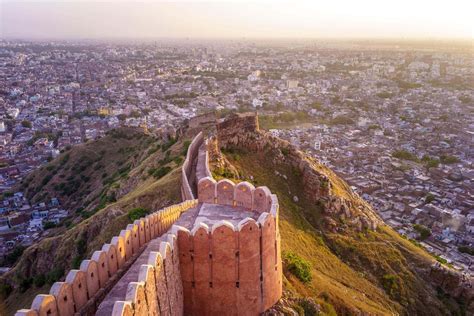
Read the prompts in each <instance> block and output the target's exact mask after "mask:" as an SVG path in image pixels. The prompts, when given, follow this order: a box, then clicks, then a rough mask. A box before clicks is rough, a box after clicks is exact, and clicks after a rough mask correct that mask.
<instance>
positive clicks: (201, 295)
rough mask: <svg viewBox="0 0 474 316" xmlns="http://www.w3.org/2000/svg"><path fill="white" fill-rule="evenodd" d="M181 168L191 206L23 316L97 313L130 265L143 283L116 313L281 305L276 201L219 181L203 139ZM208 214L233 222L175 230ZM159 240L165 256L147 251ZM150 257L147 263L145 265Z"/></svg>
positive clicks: (73, 276)
mask: <svg viewBox="0 0 474 316" xmlns="http://www.w3.org/2000/svg"><path fill="white" fill-rule="evenodd" d="M198 164H200V165H199V166H198ZM197 168H199V170H201V172H199V174H200V175H201V174H202V175H203V176H200V177H201V178H200V179H199V177H197V176H196V169H197ZM182 170H183V171H182V187H181V192H182V195H183V199H184V200H185V201H184V202H182V203H180V204H177V205H173V206H170V207H167V208H164V209H162V210H160V211H158V212H155V213H153V214H150V215H148V216H146V217H145V218H141V219H139V220H136V221H134V223H133V224H129V225H128V226H127V227H126V229H124V230H122V231H121V232H120V234H119V236H116V237H113V238H112V240H111V242H110V243H108V244H105V245H104V246H103V247H102V249H101V250H98V251H96V252H94V254H93V255H92V257H91V258H90V259H88V260H83V262H82V263H81V266H80V269H78V270H71V271H69V273H68V274H67V277H66V280H65V282H56V283H55V284H53V286H52V287H51V291H50V293H49V294H46V295H43V294H42V295H38V296H37V297H36V298H35V299H34V301H33V303H32V306H31V308H30V309H24V310H20V311H18V312H17V315H18V316H20V315H59V316H70V315H75V314H77V315H93V314H94V313H95V311H96V310H97V307H98V306H99V304H100V303H101V301H102V300H103V299H104V297H105V296H106V295H107V293H108V292H109V291H111V289H112V288H113V287H114V286H115V285H116V284H117V282H118V281H119V280H120V279H121V278H122V276H123V275H124V273H125V272H126V271H127V270H129V269H131V267H132V266H134V267H136V268H139V273H138V277H136V280H134V279H133V281H131V282H129V280H130V279H126V280H127V281H125V282H126V283H124V280H125V279H124V280H122V281H121V283H122V284H124V285H125V286H126V293H123V300H117V301H116V300H115V299H114V300H113V301H112V303H113V309H112V311H111V313H112V315H114V316H119V315H120V316H128V315H130V316H132V315H134V316H147V315H259V314H260V313H262V312H264V311H265V310H267V309H268V308H270V307H271V306H273V305H274V304H275V303H276V302H277V301H278V300H279V298H280V297H281V295H282V264H281V252H280V234H279V230H278V207H279V206H278V199H277V197H276V195H274V194H272V193H271V192H270V190H269V189H268V188H267V187H257V188H255V187H254V186H253V185H252V184H250V183H248V182H241V183H238V184H235V183H234V182H232V181H230V180H228V179H222V180H220V181H216V180H214V179H213V178H212V175H211V172H210V169H209V156H208V151H207V140H206V141H204V137H203V135H202V133H199V134H198V135H197V136H196V137H195V138H194V139H193V141H192V142H191V143H190V145H189V147H188V152H187V155H186V160H185V162H184V165H183V168H182ZM193 188H194V192H195V193H194V192H193ZM195 196H197V199H195ZM191 208H192V209H193V211H192V212H191V210H190V209H191ZM206 208H211V209H217V210H218V213H222V214H224V213H225V214H226V215H229V214H230V216H231V218H232V219H233V221H228V220H222V219H219V220H216V221H214V222H213V223H212V224H210V223H206V221H205V220H202V221H198V220H196V221H194V220H195V219H196V218H194V219H193V221H192V223H190V225H189V226H188V227H183V226H178V225H174V226H173V224H174V223H175V222H176V220H178V218H179V217H180V216H181V214H182V213H183V212H185V211H187V210H189V211H188V213H187V214H193V212H195V213H196V214H198V215H197V218H199V215H201V214H200V213H199V211H200V210H201V209H206ZM189 212H191V213H189ZM184 217H186V216H184ZM209 220H210V219H209ZM171 227H172V229H170V228H171ZM159 236H162V237H160V238H161V239H159V240H157V241H158V242H159V241H161V242H160V243H159V249H155V250H152V251H150V252H148V251H149V249H150V248H147V249H148V250H147V251H146V252H143V250H144V248H145V247H146V245H147V244H148V242H149V241H150V240H154V239H155V238H158V237H159ZM152 244H153V243H151V244H150V245H152ZM157 245H158V244H157ZM157 247H158V246H157ZM142 252H143V255H142V257H143V256H146V255H147V254H148V258H147V261H146V264H141V263H143V261H141V263H139V264H140V266H139V267H138V266H137V262H138V261H140V260H138V261H137V262H135V261H136V260H137V258H138V256H139V255H140V254H142ZM133 278H135V276H134V277H133ZM110 306H111V307H112V305H110ZM109 313H110V312H109Z"/></svg>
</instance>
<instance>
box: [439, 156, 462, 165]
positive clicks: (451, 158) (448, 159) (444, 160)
mask: <svg viewBox="0 0 474 316" xmlns="http://www.w3.org/2000/svg"><path fill="white" fill-rule="evenodd" d="M439 159H440V160H441V163H443V164H445V165H449V164H453V163H458V162H459V158H457V157H455V156H449V155H441V156H440V157H439Z"/></svg>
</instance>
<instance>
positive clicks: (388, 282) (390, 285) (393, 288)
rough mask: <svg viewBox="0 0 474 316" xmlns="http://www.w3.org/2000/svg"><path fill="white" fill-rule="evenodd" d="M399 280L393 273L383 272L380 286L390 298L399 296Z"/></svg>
mask: <svg viewBox="0 0 474 316" xmlns="http://www.w3.org/2000/svg"><path fill="white" fill-rule="evenodd" d="M399 282H400V280H399V279H398V277H397V276H396V275H394V274H385V275H384V276H383V277H382V286H383V288H384V290H385V292H386V293H387V294H388V295H389V296H390V297H391V298H395V299H397V298H398V297H399V296H400V285H399Z"/></svg>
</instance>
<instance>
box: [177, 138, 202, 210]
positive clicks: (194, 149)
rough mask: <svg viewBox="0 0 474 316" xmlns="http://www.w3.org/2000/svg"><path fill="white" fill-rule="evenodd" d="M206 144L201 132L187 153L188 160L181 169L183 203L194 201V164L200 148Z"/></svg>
mask: <svg viewBox="0 0 474 316" xmlns="http://www.w3.org/2000/svg"><path fill="white" fill-rule="evenodd" d="M203 142H204V136H203V134H202V132H200V133H199V134H198V135H197V136H196V137H194V139H193V140H192V142H191V144H190V145H189V147H188V151H187V153H186V159H185V160H184V163H183V167H182V169H181V197H182V199H183V201H186V200H194V193H193V190H192V185H193V183H192V181H193V178H192V171H193V162H195V161H196V158H197V156H198V153H199V147H201V145H202V144H203Z"/></svg>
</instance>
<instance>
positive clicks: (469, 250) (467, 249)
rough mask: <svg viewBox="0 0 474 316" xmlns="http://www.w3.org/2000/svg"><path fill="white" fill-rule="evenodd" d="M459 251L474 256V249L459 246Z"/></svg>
mask: <svg viewBox="0 0 474 316" xmlns="http://www.w3.org/2000/svg"><path fill="white" fill-rule="evenodd" d="M458 250H459V252H462V253H468V254H470V255H471V256H474V248H472V247H468V246H459V247H458Z"/></svg>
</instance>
